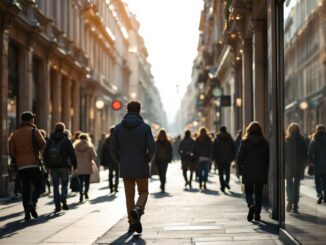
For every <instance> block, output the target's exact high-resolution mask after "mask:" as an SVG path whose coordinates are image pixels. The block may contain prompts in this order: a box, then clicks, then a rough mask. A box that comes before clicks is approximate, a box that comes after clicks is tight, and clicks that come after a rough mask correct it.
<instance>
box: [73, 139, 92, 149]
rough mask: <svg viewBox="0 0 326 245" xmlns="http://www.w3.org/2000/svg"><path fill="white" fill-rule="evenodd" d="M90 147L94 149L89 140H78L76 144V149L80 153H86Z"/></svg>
mask: <svg viewBox="0 0 326 245" xmlns="http://www.w3.org/2000/svg"><path fill="white" fill-rule="evenodd" d="M90 147H92V144H91V143H90V142H88V141H87V140H77V141H76V142H75V143H74V148H75V150H76V151H79V152H85V151H87V150H88V149H89V148H90Z"/></svg>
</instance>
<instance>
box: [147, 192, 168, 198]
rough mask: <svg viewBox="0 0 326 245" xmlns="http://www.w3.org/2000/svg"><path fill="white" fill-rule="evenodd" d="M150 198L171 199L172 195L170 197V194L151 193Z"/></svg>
mask: <svg viewBox="0 0 326 245" xmlns="http://www.w3.org/2000/svg"><path fill="white" fill-rule="evenodd" d="M151 196H152V197H154V198H164V197H173V195H171V194H170V193H168V192H161V191H160V192H154V193H151Z"/></svg>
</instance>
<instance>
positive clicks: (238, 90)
mask: <svg viewBox="0 0 326 245" xmlns="http://www.w3.org/2000/svg"><path fill="white" fill-rule="evenodd" d="M234 63H235V65H234V70H235V75H234V85H235V101H234V104H235V108H234V109H235V115H236V116H235V118H236V123H235V128H234V132H237V131H238V130H240V129H242V113H241V108H242V101H243V100H242V62H241V60H235V61H234ZM236 99H240V100H241V104H237V101H236ZM238 103H239V102H238Z"/></svg>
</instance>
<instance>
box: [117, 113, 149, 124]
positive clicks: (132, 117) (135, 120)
mask: <svg viewBox="0 0 326 245" xmlns="http://www.w3.org/2000/svg"><path fill="white" fill-rule="evenodd" d="M143 122H144V121H143V118H142V117H141V116H140V115H138V114H136V113H128V114H126V115H125V116H124V118H123V120H122V122H121V124H122V126H123V127H124V128H136V127H138V126H139V125H140V124H142V123H143Z"/></svg>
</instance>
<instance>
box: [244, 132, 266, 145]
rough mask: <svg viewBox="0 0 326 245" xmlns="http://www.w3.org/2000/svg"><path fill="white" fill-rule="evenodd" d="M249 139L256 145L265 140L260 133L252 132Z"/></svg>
mask: <svg viewBox="0 0 326 245" xmlns="http://www.w3.org/2000/svg"><path fill="white" fill-rule="evenodd" d="M248 141H249V142H250V143H252V144H254V145H258V144H261V143H262V142H264V141H265V139H264V138H263V137H262V136H260V135H256V134H252V135H249V136H248Z"/></svg>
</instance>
